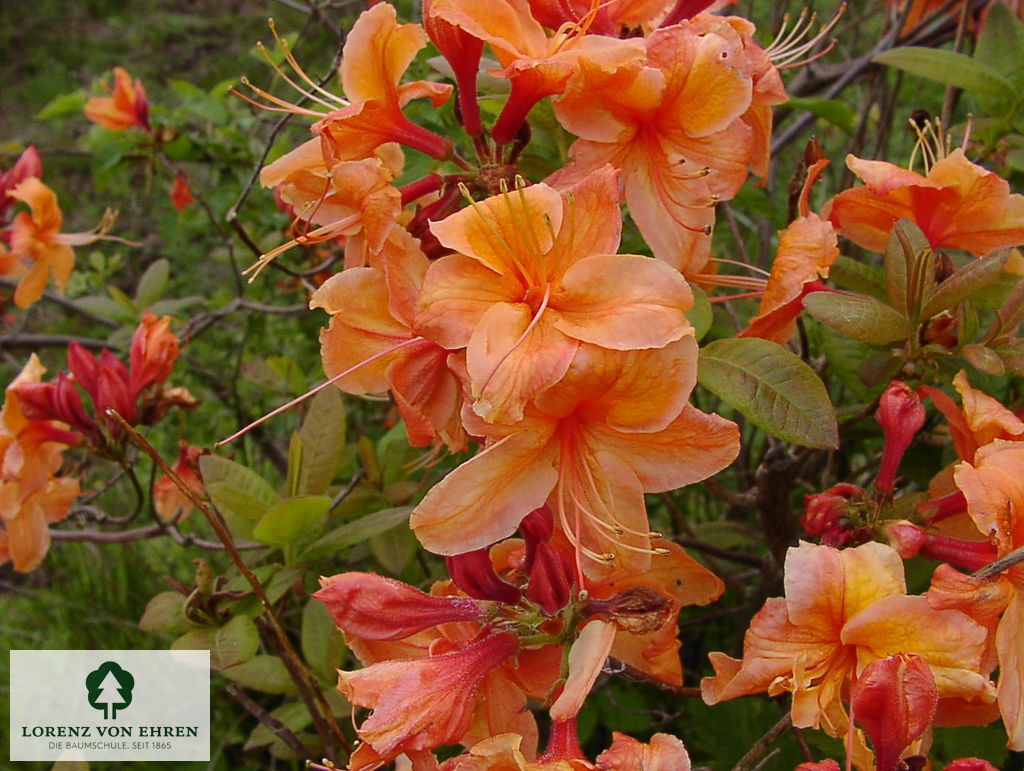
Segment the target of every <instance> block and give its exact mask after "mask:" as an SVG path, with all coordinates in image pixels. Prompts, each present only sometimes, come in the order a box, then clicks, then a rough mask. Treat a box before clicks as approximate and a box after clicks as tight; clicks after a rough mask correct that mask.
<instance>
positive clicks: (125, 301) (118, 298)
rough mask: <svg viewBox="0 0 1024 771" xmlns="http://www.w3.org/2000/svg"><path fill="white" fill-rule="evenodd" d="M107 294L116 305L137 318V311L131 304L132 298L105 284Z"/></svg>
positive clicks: (132, 303)
mask: <svg viewBox="0 0 1024 771" xmlns="http://www.w3.org/2000/svg"><path fill="white" fill-rule="evenodd" d="M107 294H109V295H110V296H111V297H113V298H114V301H115V302H116V303H118V304H119V305H120V306H121V307H122V308H124V309H125V310H126V311H129V312H131V313H132V314H134V315H135V317H136V318H138V316H139V309H138V308H136V307H135V303H134V302H132V298H131V297H129V296H128V295H126V294H125V293H124V292H122V291H121V290H120V289H118V288H117V287H116V286H114V285H113V284H107Z"/></svg>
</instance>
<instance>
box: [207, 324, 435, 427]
mask: <svg viewBox="0 0 1024 771" xmlns="http://www.w3.org/2000/svg"><path fill="white" fill-rule="evenodd" d="M422 339H423V338H421V337H413V338H410V339H408V340H403V341H402V342H400V343H398V344H397V345H393V346H391V347H390V348H388V349H387V350H384V351H381V352H380V353H375V354H374V355H373V356H370V357H368V358H366V359H363V360H362V361H361V362H359V363H358V364H355V365H353V366H351V367H349V368H348V369H346V370H345V371H344V372H340V373H338V374H337V375H335V376H334V377H331V378H328V379H327V380H325V381H324V382H323V383H321V384H320V385H318V386H314V387H313V388H311V389H310V390H309V391H306V393H304V394H302V396H297V397H295V398H294V399H292V400H291V401H290V402H288V403H287V404H282V405H281V406H280V407H278V408H277V409H274V410H271V411H270V412H268V413H267V414H266V415H264V416H263V417H260V418H257V419H256V420H254V421H253V422H252V423H250V424H249V425H247V426H246V427H245V428H243V429H241V430H240V431H236V432H235V433H233V434H232V435H231V436H229V437H228V438H227V439H221V440H220V441H219V442H217V443H216V444H215V445H214V447H223V446H224V445H226V444H230V443H231V442H233V441H235V440H236V439H238V437H240V436H244V435H245V434H247V433H249V432H250V431H252V429H254V428H256V426H259V425H262V424H263V423H266V422H267V421H268V420H270V419H271V418H273V417H276V416H278V415H280V414H281V413H282V412H284V411H286V410H290V409H291V408H292V407H294V406H295V405H296V404H300V403H301V402H304V401H305V400H306V399H308V398H309V397H310V396H313V395H315V394H318V393H320V391H322V390H324V389H325V388H327V386H329V385H332V384H334V383H337V382H338V381H339V380H341V379H342V378H343V377H347V376H349V375H351V374H352V373H353V372H355V371H356V370H357V369H359V368H360V367H365V366H366V365H367V364H372V363H373V362H375V361H377V360H378V359H382V358H384V357H385V356H388V355H390V354H392V353H394V352H395V351H398V350H401V349H402V348H405V347H407V346H410V345H412V344H413V343H418V342H420V341H422Z"/></svg>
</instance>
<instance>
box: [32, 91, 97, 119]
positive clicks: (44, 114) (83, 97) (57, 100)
mask: <svg viewBox="0 0 1024 771" xmlns="http://www.w3.org/2000/svg"><path fill="white" fill-rule="evenodd" d="M88 99H89V95H88V94H86V93H85V92H84V91H75V92H73V93H70V94H61V95H60V96H55V97H54V98H53V99H51V100H50V101H49V102H47V103H46V106H45V107H44V108H43V109H41V110H40V111H39V112H37V113H36V116H35V117H36V120H52V119H54V118H63V117H65V116H67V115H81V114H82V113H83V111H84V110H85V103H86V102H87V101H88Z"/></svg>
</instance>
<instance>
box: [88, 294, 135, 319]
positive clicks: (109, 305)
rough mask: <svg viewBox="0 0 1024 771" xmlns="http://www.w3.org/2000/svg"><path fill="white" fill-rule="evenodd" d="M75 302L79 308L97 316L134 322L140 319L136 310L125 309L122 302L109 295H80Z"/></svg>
mask: <svg viewBox="0 0 1024 771" xmlns="http://www.w3.org/2000/svg"><path fill="white" fill-rule="evenodd" d="M74 302H75V305H77V306H78V307H79V308H82V309H83V310H86V311H88V312H89V313H95V314H96V315H97V316H102V317H103V318H105V319H113V320H114V321H124V322H126V323H127V322H134V321H136V320H137V319H138V316H137V315H136V314H135V312H134V311H129V310H127V309H125V307H124V306H123V305H121V303H119V302H115V301H114V300H112V299H111V298H109V297H101V296H98V295H89V296H87V297H78V298H76V299H75V301H74Z"/></svg>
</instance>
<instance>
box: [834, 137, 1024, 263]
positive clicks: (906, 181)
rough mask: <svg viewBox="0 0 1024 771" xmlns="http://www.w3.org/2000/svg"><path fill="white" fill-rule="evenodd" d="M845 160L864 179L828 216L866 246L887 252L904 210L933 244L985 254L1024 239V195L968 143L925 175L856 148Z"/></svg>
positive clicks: (843, 232)
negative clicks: (968, 149) (975, 158)
mask: <svg viewBox="0 0 1024 771" xmlns="http://www.w3.org/2000/svg"><path fill="white" fill-rule="evenodd" d="M846 165H847V166H848V167H849V168H850V170H851V171H852V172H853V173H854V174H856V175H857V176H858V177H860V178H861V179H862V180H864V186H863V187H858V188H854V189H852V190H844V191H843V192H841V193H839V195H837V196H836V197H835V198H833V199H832V202H831V204H830V206H829V207H826V208H827V216H828V217H829V219H831V221H832V224H833V225H835V227H836V230H838V231H839V234H840V235H843V236H846V237H847V238H849V239H850V240H851V241H853V242H854V243H855V244H858V245H859V246H863V247H864V248H865V249H870V250H871V251H874V252H884V251H885V245H886V242H887V241H888V239H889V233H890V231H891V230H892V227H893V225H894V224H895V223H896V221H897V220H898V219H900V218H902V217H907V218H909V219H910V220H911V221H912V222H914V223H915V224H916V225H917V226H918V227H919V228H921V230H922V231H924V235H925V237H926V238H927V239H928V243H929V244H931V247H932V248H933V249H962V250H964V251H966V252H970V253H972V254H974V255H975V256H980V255H983V254H986V253H987V252H990V251H992V250H993V249H999V248H1000V247H1003V246H1018V245H1020V244H1024V195H1016V194H1014V195H1011V194H1010V185H1009V183H1008V182H1007V181H1006V180H1005V179H1003V178H1001V177H1000V176H998V175H997V174H995V173H993V172H991V171H986V170H985V169H984V168H982V167H981V166H978V165H977V164H975V163H971V162H970V161H969V160H967V157H966V156H965V155H964V153H963V150H960V149H956V150H954V151H953V152H952V153H950V154H949V155H948V156H947V157H945V158H943V159H941V160H940V161H938V162H937V163H935V165H933V166H932V167H931V169H930V170H929V172H928V174H927V175H926V176H921V175H920V174H918V173H916V172H913V171H909V170H907V169H902V168H900V167H899V166H894V165H893V164H891V163H886V162H884V161H866V160H863V159H861V158H857V157H855V156H853V155H848V156H847V157H846Z"/></svg>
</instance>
